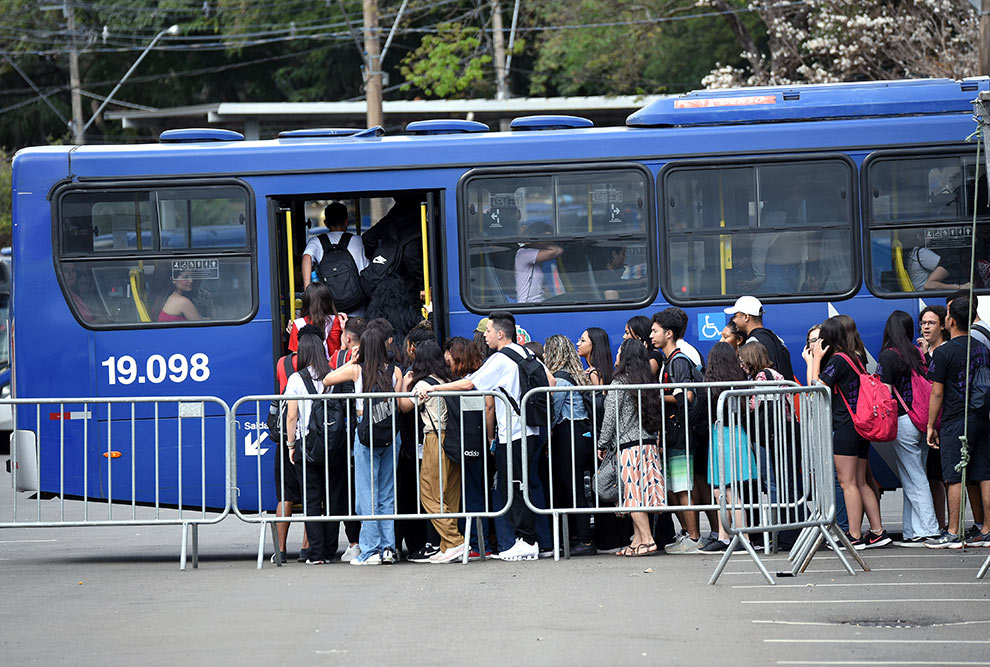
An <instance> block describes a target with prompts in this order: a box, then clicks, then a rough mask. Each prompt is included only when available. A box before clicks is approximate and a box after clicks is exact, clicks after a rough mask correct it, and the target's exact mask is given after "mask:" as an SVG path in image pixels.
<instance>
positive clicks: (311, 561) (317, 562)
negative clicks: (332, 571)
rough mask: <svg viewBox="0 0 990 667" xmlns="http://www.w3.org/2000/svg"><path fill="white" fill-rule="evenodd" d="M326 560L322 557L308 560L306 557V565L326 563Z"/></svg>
mask: <svg viewBox="0 0 990 667" xmlns="http://www.w3.org/2000/svg"><path fill="white" fill-rule="evenodd" d="M326 563H327V562H326V561H325V560H323V559H316V560H310V559H308V558H307V559H306V565H326Z"/></svg>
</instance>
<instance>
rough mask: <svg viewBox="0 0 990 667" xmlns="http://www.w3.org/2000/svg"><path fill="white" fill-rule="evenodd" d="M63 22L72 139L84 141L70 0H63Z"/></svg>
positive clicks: (77, 54) (76, 141) (74, 16)
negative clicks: (64, 26)
mask: <svg viewBox="0 0 990 667" xmlns="http://www.w3.org/2000/svg"><path fill="white" fill-rule="evenodd" d="M63 11H64V12H65V23H66V27H67V28H68V30H69V89H70V91H71V94H72V141H73V143H75V144H84V143H86V137H85V133H84V132H83V114H82V95H81V94H80V93H79V87H80V82H79V52H78V51H76V10H75V8H74V7H73V6H72V0H65V4H64V5H63Z"/></svg>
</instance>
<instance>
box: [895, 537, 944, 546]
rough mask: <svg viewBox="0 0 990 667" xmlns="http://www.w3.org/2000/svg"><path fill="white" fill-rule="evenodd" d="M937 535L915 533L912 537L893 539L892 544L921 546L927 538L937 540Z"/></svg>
mask: <svg viewBox="0 0 990 667" xmlns="http://www.w3.org/2000/svg"><path fill="white" fill-rule="evenodd" d="M938 538H939V536H938V535H915V536H914V537H905V538H903V539H901V540H894V544H895V545H896V546H899V547H909V548H911V547H914V548H917V547H923V546H925V542H927V541H928V540H937V539H938Z"/></svg>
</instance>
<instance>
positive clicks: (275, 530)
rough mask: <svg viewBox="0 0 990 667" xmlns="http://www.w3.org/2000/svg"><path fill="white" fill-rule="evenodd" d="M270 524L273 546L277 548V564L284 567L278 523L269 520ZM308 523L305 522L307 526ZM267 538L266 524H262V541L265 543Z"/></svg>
mask: <svg viewBox="0 0 990 667" xmlns="http://www.w3.org/2000/svg"><path fill="white" fill-rule="evenodd" d="M267 523H268V526H269V527H270V528H271V531H272V547H274V549H275V565H276V566H277V567H282V563H283V561H282V550H281V549H279V548H278V524H277V523H275V522H274V521H269V522H267ZM305 525H306V524H303V526H305ZM264 540H265V524H261V541H262V543H264ZM261 555H262V562H264V553H262V554H261Z"/></svg>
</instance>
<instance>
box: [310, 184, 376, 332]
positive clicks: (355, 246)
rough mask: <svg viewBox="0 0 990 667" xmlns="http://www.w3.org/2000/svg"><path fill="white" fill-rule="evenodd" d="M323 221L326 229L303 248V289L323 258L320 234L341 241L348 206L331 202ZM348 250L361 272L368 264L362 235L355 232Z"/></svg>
mask: <svg viewBox="0 0 990 667" xmlns="http://www.w3.org/2000/svg"><path fill="white" fill-rule="evenodd" d="M323 221H324V223H325V224H326V226H327V229H326V231H325V232H320V233H319V234H316V235H315V236H313V238H311V239H310V240H309V242H308V243H307V244H306V249H305V250H303V256H302V279H303V289H306V288H307V287H309V283H310V281H312V276H313V272H314V271H315V270H316V267H318V266H319V265H320V261H321V260H322V259H323V243H322V242H321V241H320V236H322V235H323V234H326V236H327V240H329V241H330V243H340V239H341V237H342V236H343V235H344V232H345V231H347V207H346V206H345V205H344V204H342V203H340V202H339V201H335V202H330V203H329V204H327V206H326V208H324V209H323ZM347 252H349V253H350V254H351V257H353V258H354V265H355V266H356V267H357V270H358V273H361V271H363V270H364V267H366V266H368V258H367V257H366V256H365V254H364V244H363V243H362V240H361V237H360V236H358V235H357V234H355V233H353V232H352V233H351V238H350V240H349V241H348V242H347ZM358 314H360V313H358Z"/></svg>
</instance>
